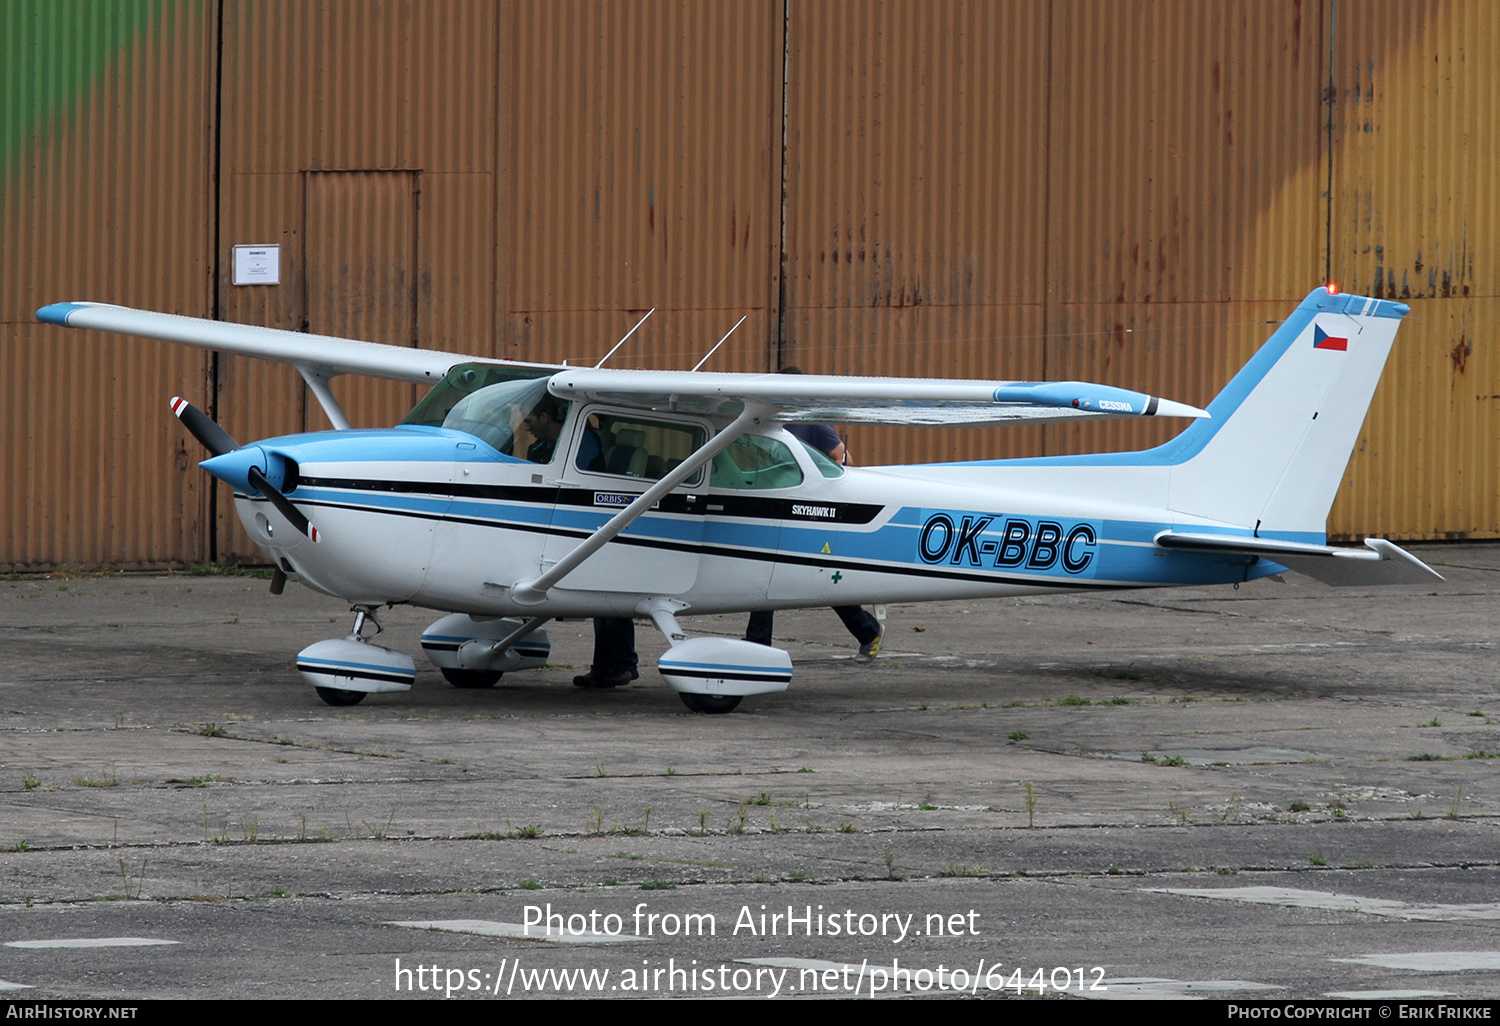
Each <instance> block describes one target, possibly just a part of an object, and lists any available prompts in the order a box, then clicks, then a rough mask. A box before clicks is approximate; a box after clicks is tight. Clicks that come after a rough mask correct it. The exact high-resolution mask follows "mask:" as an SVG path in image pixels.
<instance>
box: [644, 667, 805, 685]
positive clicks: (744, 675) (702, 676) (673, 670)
mask: <svg viewBox="0 0 1500 1026" xmlns="http://www.w3.org/2000/svg"><path fill="white" fill-rule="evenodd" d="M656 668H657V669H658V670H660V671H661V672H662V674H663V675H665V676H668V677H693V678H695V679H698V680H768V681H773V682H779V681H784V680H791V679H792V671H790V670H786V671H784V672H781V673H751V672H747V671H745V670H730V669H723V670H681V669H678V668H677V667H675V666H662V665H661V664H660V663H658V664H657V667H656Z"/></svg>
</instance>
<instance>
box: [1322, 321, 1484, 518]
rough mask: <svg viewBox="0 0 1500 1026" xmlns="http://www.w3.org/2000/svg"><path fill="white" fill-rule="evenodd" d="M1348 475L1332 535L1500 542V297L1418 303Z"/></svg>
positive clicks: (1403, 330)
mask: <svg viewBox="0 0 1500 1026" xmlns="http://www.w3.org/2000/svg"><path fill="white" fill-rule="evenodd" d="M1411 307H1412V313H1411V316H1409V317H1408V318H1407V319H1406V320H1405V321H1404V322H1403V323H1402V326H1401V333H1400V335H1399V336H1398V337H1397V339H1396V347H1395V349H1394V350H1392V352H1391V358H1390V363H1389V364H1388V365H1387V366H1386V371H1385V377H1384V378H1383V379H1382V381H1381V386H1380V390H1379V391H1378V392H1377V393H1376V395H1375V402H1374V404H1373V405H1372V406H1371V408H1370V416H1369V418H1368V419H1367V420H1366V421H1365V426H1364V430H1363V431H1362V432H1361V435H1360V440H1359V443H1358V444H1357V445H1356V447H1355V452H1354V458H1353V460H1351V461H1350V465H1349V469H1348V471H1347V472H1346V474H1345V477H1344V485H1343V487H1342V488H1341V489H1340V491H1339V496H1338V499H1337V501H1336V502H1335V503H1334V507H1333V512H1332V513H1331V514H1330V516H1329V527H1328V529H1329V533H1330V534H1331V535H1336V536H1338V537H1340V538H1362V537H1365V536H1366V535H1370V534H1382V535H1387V536H1390V537H1394V538H1405V539H1411V540H1442V539H1460V538H1494V537H1497V536H1500V488H1497V487H1496V480H1495V477H1496V471H1497V467H1500V387H1497V385H1500V356H1497V354H1496V351H1495V347H1494V346H1493V345H1488V344H1486V340H1488V339H1493V338H1494V337H1495V334H1496V332H1497V331H1500V299H1496V298H1495V297H1488V296H1487V297H1483V298H1477V297H1471V298H1469V299H1416V300H1412V301H1411Z"/></svg>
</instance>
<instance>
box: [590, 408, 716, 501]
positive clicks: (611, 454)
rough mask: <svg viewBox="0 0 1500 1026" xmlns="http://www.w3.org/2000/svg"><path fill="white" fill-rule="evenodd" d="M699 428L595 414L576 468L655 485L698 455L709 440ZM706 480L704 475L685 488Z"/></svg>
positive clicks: (700, 475) (698, 475)
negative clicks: (688, 459) (690, 457)
mask: <svg viewBox="0 0 1500 1026" xmlns="http://www.w3.org/2000/svg"><path fill="white" fill-rule="evenodd" d="M707 437H708V435H707V432H706V431H704V429H703V428H702V427H701V426H699V425H697V424H676V423H672V422H670V421H660V420H649V419H646V418H643V417H637V416H634V415H624V414H614V413H594V414H591V415H590V416H589V418H588V422H587V423H586V424H585V425H584V429H583V437H582V440H581V442H580V444H579V446H578V453H577V455H576V456H575V458H574V464H575V465H576V466H577V467H578V469H579V470H589V471H593V472H594V473H597V474H616V475H620V476H623V477H636V478H641V479H642V480H646V481H655V480H658V479H659V478H662V477H665V476H666V475H667V472H668V471H670V470H672V469H673V468H674V467H676V466H677V465H678V464H679V463H681V462H682V461H683V460H685V459H687V458H688V457H689V456H691V455H692V454H693V453H694V452H696V451H697V450H698V449H699V448H700V447H701V446H702V445H703V443H704V441H705V440H706V439H707ZM701 478H702V472H701V471H699V472H698V474H696V475H694V477H693V478H691V479H689V480H688V481H687V482H685V484H688V485H691V484H693V483H694V482H695V481H697V480H700V479H701Z"/></svg>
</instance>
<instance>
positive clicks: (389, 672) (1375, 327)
mask: <svg viewBox="0 0 1500 1026" xmlns="http://www.w3.org/2000/svg"><path fill="white" fill-rule="evenodd" d="M1408 312H1409V308H1408V307H1406V306H1405V305H1403V304H1401V303H1395V302H1391V301H1388V300H1380V299H1370V298H1365V297H1362V296H1355V295H1348V294H1342V293H1338V292H1337V291H1335V290H1334V289H1333V288H1331V287H1329V288H1319V289H1316V290H1315V291H1313V292H1312V293H1311V294H1310V295H1309V296H1308V297H1307V298H1306V299H1305V300H1303V301H1302V303H1301V304H1300V305H1299V306H1298V307H1297V309H1296V310H1295V312H1294V313H1293V314H1292V316H1291V317H1290V318H1289V319H1288V320H1287V321H1286V322H1285V323H1284V324H1283V325H1282V326H1281V327H1280V328H1279V329H1278V330H1277V331H1276V332H1275V333H1274V334H1273V335H1272V336H1271V338H1270V339H1269V340H1268V341H1267V342H1266V343H1265V344H1264V345H1263V346H1262V348H1261V349H1260V351H1259V352H1258V353H1256V355H1255V356H1254V357H1253V358H1252V359H1251V360H1250V362H1249V363H1247V364H1246V365H1245V366H1244V368H1243V369H1241V370H1240V372H1239V373H1238V374H1237V375H1235V377H1234V378H1233V380H1231V381H1230V382H1229V384H1228V385H1227V386H1226V387H1225V388H1224V390H1223V391H1222V392H1220V393H1219V395H1218V396H1217V398H1215V399H1214V400H1213V402H1212V403H1210V404H1209V406H1208V409H1207V410H1200V409H1196V408H1194V407H1191V406H1187V405H1184V404H1181V403H1175V402H1171V401H1169V400H1165V399H1158V398H1155V397H1153V396H1149V395H1144V394H1142V393H1139V392H1133V391H1128V390H1126V389H1122V388H1115V387H1111V386H1107V385H1096V384H1088V383H1084V382H1077V381H1063V382H1049V383H1027V382H993V381H941V380H927V379H902V378H869V377H833V376H815V375H797V376H793V375H779V374H722V373H706V372H699V371H696V370H694V371H644V370H612V369H608V368H604V367H599V366H596V367H593V368H578V367H567V366H551V365H539V364H526V363H517V362H510V361H497V360H485V359H474V358H471V357H466V356H462V355H457V354H453V353H442V352H433V351H430V350H420V349H408V348H400V347H394V346H384V345H376V344H372V343H368V342H359V341H354V340H349V339H336V338H328V337H323V336H315V335H307V334H302V333H297V332H289V331H280V330H274V329H269V328H259V327H253V326H249V325H240V324H230V323H224V322H220V321H210V320H203V319H199V318H192V317H182V316H177V315H173V314H162V313H151V312H146V311H140V310H132V309H129V308H125V307H119V306H108V305H103V304H96V303H58V304H54V305H51V306H46V307H43V308H42V309H40V310H39V311H37V317H38V319H39V320H42V321H45V322H49V323H52V324H59V325H65V326H67V327H72V328H92V329H99V330H103V331H112V332H121V333H124V334H129V335H139V336H144V337H148V338H156V339H165V340H168V341H174V342H183V343H186V344H189V345H195V346H201V347H205V348H210V349H218V350H222V351H225V352H231V353H237V354H241V355H245V356H255V357H261V358H264V359H269V360H276V361H280V362H283V363H289V364H291V365H292V366H294V367H295V368H296V369H297V370H298V371H299V372H300V373H301V375H302V377H303V379H304V380H305V381H306V382H307V384H308V386H309V388H310V389H311V390H312V392H313V394H314V396H315V397H316V398H317V399H318V402H319V403H320V404H321V406H322V408H323V410H324V412H325V413H326V414H327V416H328V419H329V421H330V422H331V423H332V425H333V427H334V430H332V431H317V432H311V433H307V434H297V435H287V436H284V437H279V438H268V439H265V440H264V441H261V442H256V443H253V444H250V445H245V446H241V445H239V444H238V443H236V442H235V441H234V440H233V439H231V438H230V437H229V436H228V434H226V433H225V432H224V431H223V430H222V429H221V428H219V426H218V425H217V424H215V423H214V422H213V421H212V420H210V419H209V418H208V417H207V416H206V415H204V414H202V413H200V412H199V411H198V410H196V409H195V408H193V407H192V406H191V405H190V404H188V403H186V402H184V401H183V400H180V399H174V400H173V409H174V412H176V413H177V414H178V416H179V417H181V419H182V420H183V422H184V424H185V425H186V426H187V427H188V429H189V430H190V431H192V432H193V434H194V435H195V436H196V437H197V438H198V439H199V441H201V442H202V443H203V444H204V445H205V447H206V448H207V449H208V450H209V452H210V453H211V457H210V458H209V459H207V460H205V461H204V462H203V464H202V466H203V467H204V469H206V470H207V471H208V472H209V473H211V474H213V475H214V476H215V477H217V478H219V479H221V480H223V481H226V482H228V483H229V484H230V486H231V487H232V488H233V489H234V497H235V504H236V508H237V510H238V512H239V516H240V520H241V521H242V522H243V524H244V525H245V529H246V530H247V531H248V532H249V533H250V537H251V538H253V539H254V540H255V542H256V544H258V545H259V546H260V547H261V548H262V549H263V550H264V551H265V552H266V554H267V555H268V556H269V557H270V559H271V560H272V562H273V563H274V564H275V566H276V568H277V570H276V579H275V580H274V581H273V585H272V590H273V591H280V589H281V586H282V585H283V584H284V582H285V580H287V579H296V580H298V581H301V582H302V583H303V584H305V585H307V586H308V587H311V588H313V589H315V590H317V591H320V592H324V593H326V594H328V595H332V596H335V597H338V598H340V599H343V600H344V601H346V602H348V603H349V605H350V607H351V610H352V611H353V612H354V613H355V622H354V627H353V630H352V631H351V632H350V634H349V635H348V636H347V637H344V638H337V639H330V640H327V641H321V642H318V643H317V644H314V645H312V646H310V647H308V648H307V649H304V650H303V651H302V653H301V654H300V655H299V656H298V667H299V669H300V670H301V671H302V673H303V675H304V677H305V678H306V679H307V681H308V682H309V683H310V684H312V685H313V686H314V687H316V688H317V691H318V694H319V695H320V696H321V697H322V698H323V699H324V700H325V701H327V702H329V703H330V704H333V705H352V704H354V703H356V702H358V701H360V700H361V699H362V698H364V696H365V695H366V694H369V693H379V692H390V691H404V690H407V689H409V688H410V687H411V684H412V681H413V679H414V678H415V674H416V669H415V664H414V662H413V660H412V659H411V658H410V657H409V656H407V655H405V654H404V653H401V652H396V651H393V650H391V649H388V648H384V647H381V646H379V645H376V644H374V642H373V641H372V640H371V639H370V638H369V637H367V636H366V634H365V629H366V627H367V626H369V627H373V629H374V631H375V632H376V633H378V632H379V629H380V628H379V624H378V622H377V621H376V620H375V614H376V612H377V610H378V609H379V608H380V607H382V606H387V605H394V604H398V603H410V604H413V605H417V606H423V607H426V608H430V609H434V610H440V611H443V612H446V613H448V614H449V615H445V616H443V617H442V618H441V619H439V620H438V621H436V622H435V623H433V624H432V625H431V626H430V627H428V628H427V630H426V631H425V632H424V633H423V636H422V646H423V649H424V650H425V651H426V653H427V655H428V657H429V658H430V659H431V660H432V662H433V663H434V664H435V665H436V666H437V667H438V668H439V669H440V670H441V671H442V673H443V675H444V676H445V677H446V678H447V679H448V680H449V681H450V682H451V683H453V684H455V685H457V686H459V687H487V686H490V685H492V684H494V683H495V682H496V681H497V680H498V679H499V678H500V676H501V674H502V673H504V672H506V671H509V670H516V669H525V668H530V667H536V666H540V665H543V664H544V663H545V662H546V655H547V651H548V647H549V645H548V641H547V635H546V631H545V630H544V629H543V624H545V623H546V622H547V621H548V620H549V619H552V618H555V617H648V618H650V619H651V620H652V621H653V622H654V623H655V624H656V626H657V627H658V629H660V630H661V632H662V633H663V634H664V635H665V636H666V638H667V641H668V642H669V644H670V648H669V649H668V650H667V652H666V653H665V654H664V655H663V656H662V657H661V659H660V661H659V662H658V664H657V666H658V669H659V671H660V673H661V675H662V677H663V679H665V680H666V682H667V683H668V684H669V685H670V686H671V687H672V688H673V689H675V690H676V691H677V692H678V693H679V694H680V695H681V697H682V699H683V701H684V703H685V704H686V705H687V706H688V707H689V708H691V709H693V710H696V711H700V712H709V713H722V712H728V711H730V710H731V709H733V708H735V706H736V705H738V704H739V702H740V699H741V698H742V697H744V696H747V695H755V694H762V693H767V692H774V691H781V690H784V689H785V688H786V687H787V685H788V683H789V682H790V680H791V676H792V662H791V657H790V656H789V655H788V654H787V653H786V652H785V651H783V650H781V649H778V648H772V647H769V646H763V645H758V644H753V643H751V642H748V641H741V640H736V639H727V638H720V637H688V636H687V634H686V632H685V631H684V630H683V628H682V626H681V625H680V624H679V622H678V619H677V617H678V616H679V615H681V614H684V613H693V614H703V613H730V612H743V611H748V610H755V609H789V608H798V607H815V606H829V605H838V606H844V605H856V604H870V603H877V604H878V603H887V602H914V601H925V600H936V599H971V598H984V597H991V596H1005V595H1024V594H1040V593H1051V592H1057V591H1066V590H1076V589H1093V590H1105V589H1123V588H1142V587H1165V586H1181V585H1204V584H1237V583H1240V582H1243V581H1250V580H1254V579H1256V578H1259V577H1265V576H1267V575H1271V574H1276V573H1279V572H1281V571H1283V570H1287V569H1291V570H1295V571H1298V572H1301V573H1305V574H1308V575H1310V576H1312V577H1314V578H1316V579H1318V580H1320V581H1323V582H1325V583H1327V584H1331V585H1366V584H1390V583H1421V582H1426V583H1430V582H1432V581H1433V580H1435V579H1441V578H1439V577H1438V575H1437V574H1436V573H1435V572H1434V571H1433V570H1432V569H1431V568H1429V567H1428V566H1426V565H1425V564H1424V563H1422V562H1421V561H1420V560H1418V559H1417V558H1416V557H1414V556H1412V555H1411V554H1409V553H1407V552H1405V551H1403V550H1402V549H1400V548H1398V547H1397V546H1396V545H1394V544H1392V543H1391V542H1389V541H1386V540H1383V539H1375V538H1372V539H1367V540H1366V541H1365V544H1364V546H1363V547H1352V548H1341V547H1333V546H1330V545H1328V544H1327V538H1326V534H1325V528H1326V521H1327V516H1328V510H1329V508H1330V507H1331V506H1332V504H1333V499H1334V494H1335V492H1336V491H1337V490H1338V486H1339V482H1340V479H1341V477H1342V475H1343V472H1344V468H1345V465H1346V464H1347V462H1348V459H1349V455H1350V452H1351V451H1352V449H1353V446H1354V443H1355V441H1356V437H1357V435H1358V432H1359V430H1360V426H1361V424H1362V423H1363V421H1364V418H1365V412H1366V410H1367V408H1368V407H1369V404H1370V400H1371V397H1372V396H1373V394H1374V392H1375V387H1376V384H1377V383H1378V382H1379V380H1380V375H1381V371H1382V369H1383V368H1384V366H1385V361H1386V357H1387V354H1388V353H1389V352H1390V348H1391V344H1392V343H1393V342H1394V340H1395V337H1396V330H1397V328H1398V327H1399V325H1400V322H1401V318H1402V317H1404V316H1405V315H1406V314H1407V313H1408ZM632 331H634V329H632ZM627 337H628V336H627ZM601 362H602V361H601ZM342 374H368V375H373V376H376V377H383V378H392V379H396V380H401V381H410V382H418V383H425V384H430V385H431V386H432V388H431V390H430V391H429V392H428V393H427V394H426V396H425V397H424V398H423V399H422V400H421V401H420V402H419V403H417V405H416V407H415V408H414V409H413V410H412V411H411V412H410V413H409V414H407V416H406V417H405V419H404V420H403V421H402V422H401V423H400V424H398V425H396V426H395V427H393V428H389V429H384V430H351V429H350V427H349V423H348V420H347V418H346V417H345V416H344V413H343V410H342V409H341V408H340V407H339V404H338V401H337V400H336V399H335V397H334V395H333V393H332V391H331V389H330V387H329V383H330V381H331V380H332V379H333V378H334V377H337V376H338V375H342ZM1152 416H1155V417H1163V416H1166V417H1183V418H1191V423H1190V424H1189V425H1188V427H1187V428H1186V430H1184V431H1183V432H1182V433H1181V434H1179V435H1177V437H1175V438H1173V439H1172V440H1171V441H1169V442H1167V443H1165V444H1164V445H1160V446H1157V447H1156V448H1153V449H1147V450H1144V451H1140V452H1122V453H1100V454H1093V455H1077V456H1052V457H1043V458H1033V459H1004V460H979V461H971V462H964V463H946V464H935V465H917V466H890V467H870V468H845V467H842V466H838V465H836V464H835V463H833V462H831V461H830V460H828V459H827V458H826V457H825V456H823V454H821V453H819V452H818V451H816V450H815V449H813V448H811V447H810V446H807V445H805V444H803V443H801V442H799V441H798V440H797V439H796V438H795V437H793V436H792V435H791V434H790V433H789V432H788V431H786V430H785V425H787V424H792V423H834V424H901V425H940V426H955V425H969V426H979V425H993V424H1005V423H1035V422H1038V421H1049V420H1050V421H1057V420H1083V419H1093V418H1101V417H1152Z"/></svg>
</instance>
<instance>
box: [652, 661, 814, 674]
mask: <svg viewBox="0 0 1500 1026" xmlns="http://www.w3.org/2000/svg"><path fill="white" fill-rule="evenodd" d="M656 665H657V668H658V669H663V670H723V671H724V672H726V673H730V672H733V671H735V670H743V671H744V672H746V673H785V674H788V675H790V674H791V672H792V671H791V669H789V668H787V667H782V666H735V665H732V664H728V663H680V662H677V661H676V660H673V661H671V662H668V661H667V660H665V659H658V660H657V661H656Z"/></svg>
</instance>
